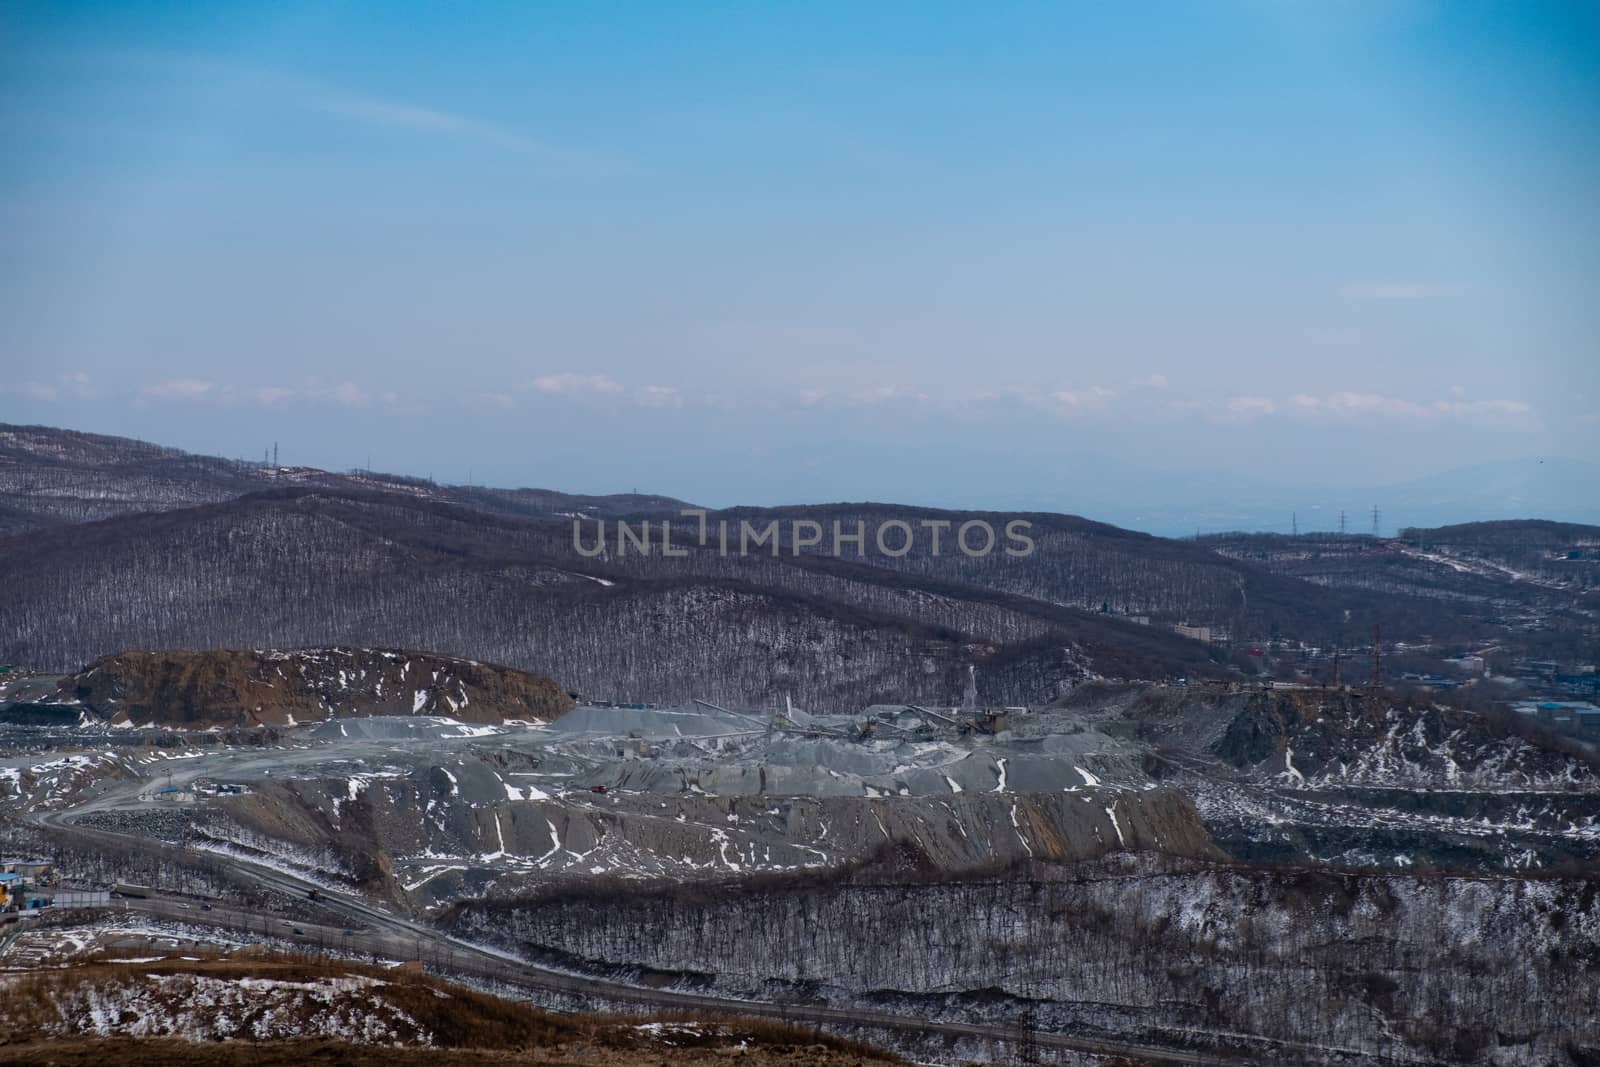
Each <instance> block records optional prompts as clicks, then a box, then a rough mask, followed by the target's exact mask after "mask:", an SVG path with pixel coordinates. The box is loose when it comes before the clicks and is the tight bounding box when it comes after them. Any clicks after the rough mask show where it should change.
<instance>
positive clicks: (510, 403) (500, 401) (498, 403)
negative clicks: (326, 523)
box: [386, 393, 516, 411]
mask: <svg viewBox="0 0 1600 1067" xmlns="http://www.w3.org/2000/svg"><path fill="white" fill-rule="evenodd" d="M386 395H387V394H386ZM475 401H476V406H478V407H480V408H487V409H489V410H491V411H510V410H511V409H512V408H514V407H516V401H515V400H514V399H512V397H511V394H510V393H479V394H478V395H477V397H476V398H475Z"/></svg>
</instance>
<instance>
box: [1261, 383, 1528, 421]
mask: <svg viewBox="0 0 1600 1067" xmlns="http://www.w3.org/2000/svg"><path fill="white" fill-rule="evenodd" d="M1451 393H1452V395H1453V396H1455V397H1456V399H1453V400H1435V401H1433V402H1432V403H1431V404H1430V403H1419V402H1418V401H1415V400H1406V399H1403V398H1401V397H1393V396H1384V395H1382V394H1381V393H1358V392H1354V391H1351V390H1343V391H1340V392H1336V393H1329V394H1328V395H1326V396H1312V395H1310V394H1308V393H1296V394H1295V395H1294V396H1293V397H1291V398H1290V400H1289V403H1290V406H1291V407H1292V408H1294V409H1295V410H1296V411H1299V412H1303V413H1306V414H1311V415H1333V416H1341V417H1355V416H1381V417H1386V418H1406V419H1436V418H1446V417H1481V418H1498V419H1506V418H1520V417H1523V416H1531V415H1532V414H1533V406H1532V405H1531V404H1528V403H1526V402H1525V401H1521V400H1509V399H1497V400H1465V399H1461V397H1462V395H1463V393H1464V390H1461V389H1460V387H1459V386H1458V387H1456V388H1455V389H1452V390H1451Z"/></svg>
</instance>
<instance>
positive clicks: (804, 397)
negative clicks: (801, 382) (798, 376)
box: [800, 389, 828, 408]
mask: <svg viewBox="0 0 1600 1067" xmlns="http://www.w3.org/2000/svg"><path fill="white" fill-rule="evenodd" d="M827 397H828V391H827V390H826V389H802V390H800V403H801V405H802V406H804V407H808V408H809V407H815V406H816V405H818V404H820V403H821V402H822V401H824V400H826V399H827Z"/></svg>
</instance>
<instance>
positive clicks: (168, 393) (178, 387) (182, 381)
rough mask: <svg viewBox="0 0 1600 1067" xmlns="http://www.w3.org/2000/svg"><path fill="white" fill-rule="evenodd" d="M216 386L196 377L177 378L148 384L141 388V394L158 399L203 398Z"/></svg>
mask: <svg viewBox="0 0 1600 1067" xmlns="http://www.w3.org/2000/svg"><path fill="white" fill-rule="evenodd" d="M216 388H217V386H216V383H215V382H203V381H200V380H199V379H196V378H175V379H173V380H172V381H169V382H159V383H156V384H154V385H146V386H144V387H143V388H141V389H140V390H139V395H140V396H142V397H149V398H152V399H156V400H201V399H204V398H205V397H207V396H209V395H211V394H212V393H213V392H214V391H215V390H216Z"/></svg>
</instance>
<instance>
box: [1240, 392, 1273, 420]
mask: <svg viewBox="0 0 1600 1067" xmlns="http://www.w3.org/2000/svg"><path fill="white" fill-rule="evenodd" d="M1277 410H1278V405H1277V403H1276V402H1274V401H1273V400H1272V399H1270V398H1269V397H1264V396H1235V397H1230V398H1229V399H1228V412H1229V413H1230V414H1232V415H1237V416H1239V417H1241V418H1248V417H1250V416H1253V415H1271V414H1272V413H1273V412H1275V411H1277Z"/></svg>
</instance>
